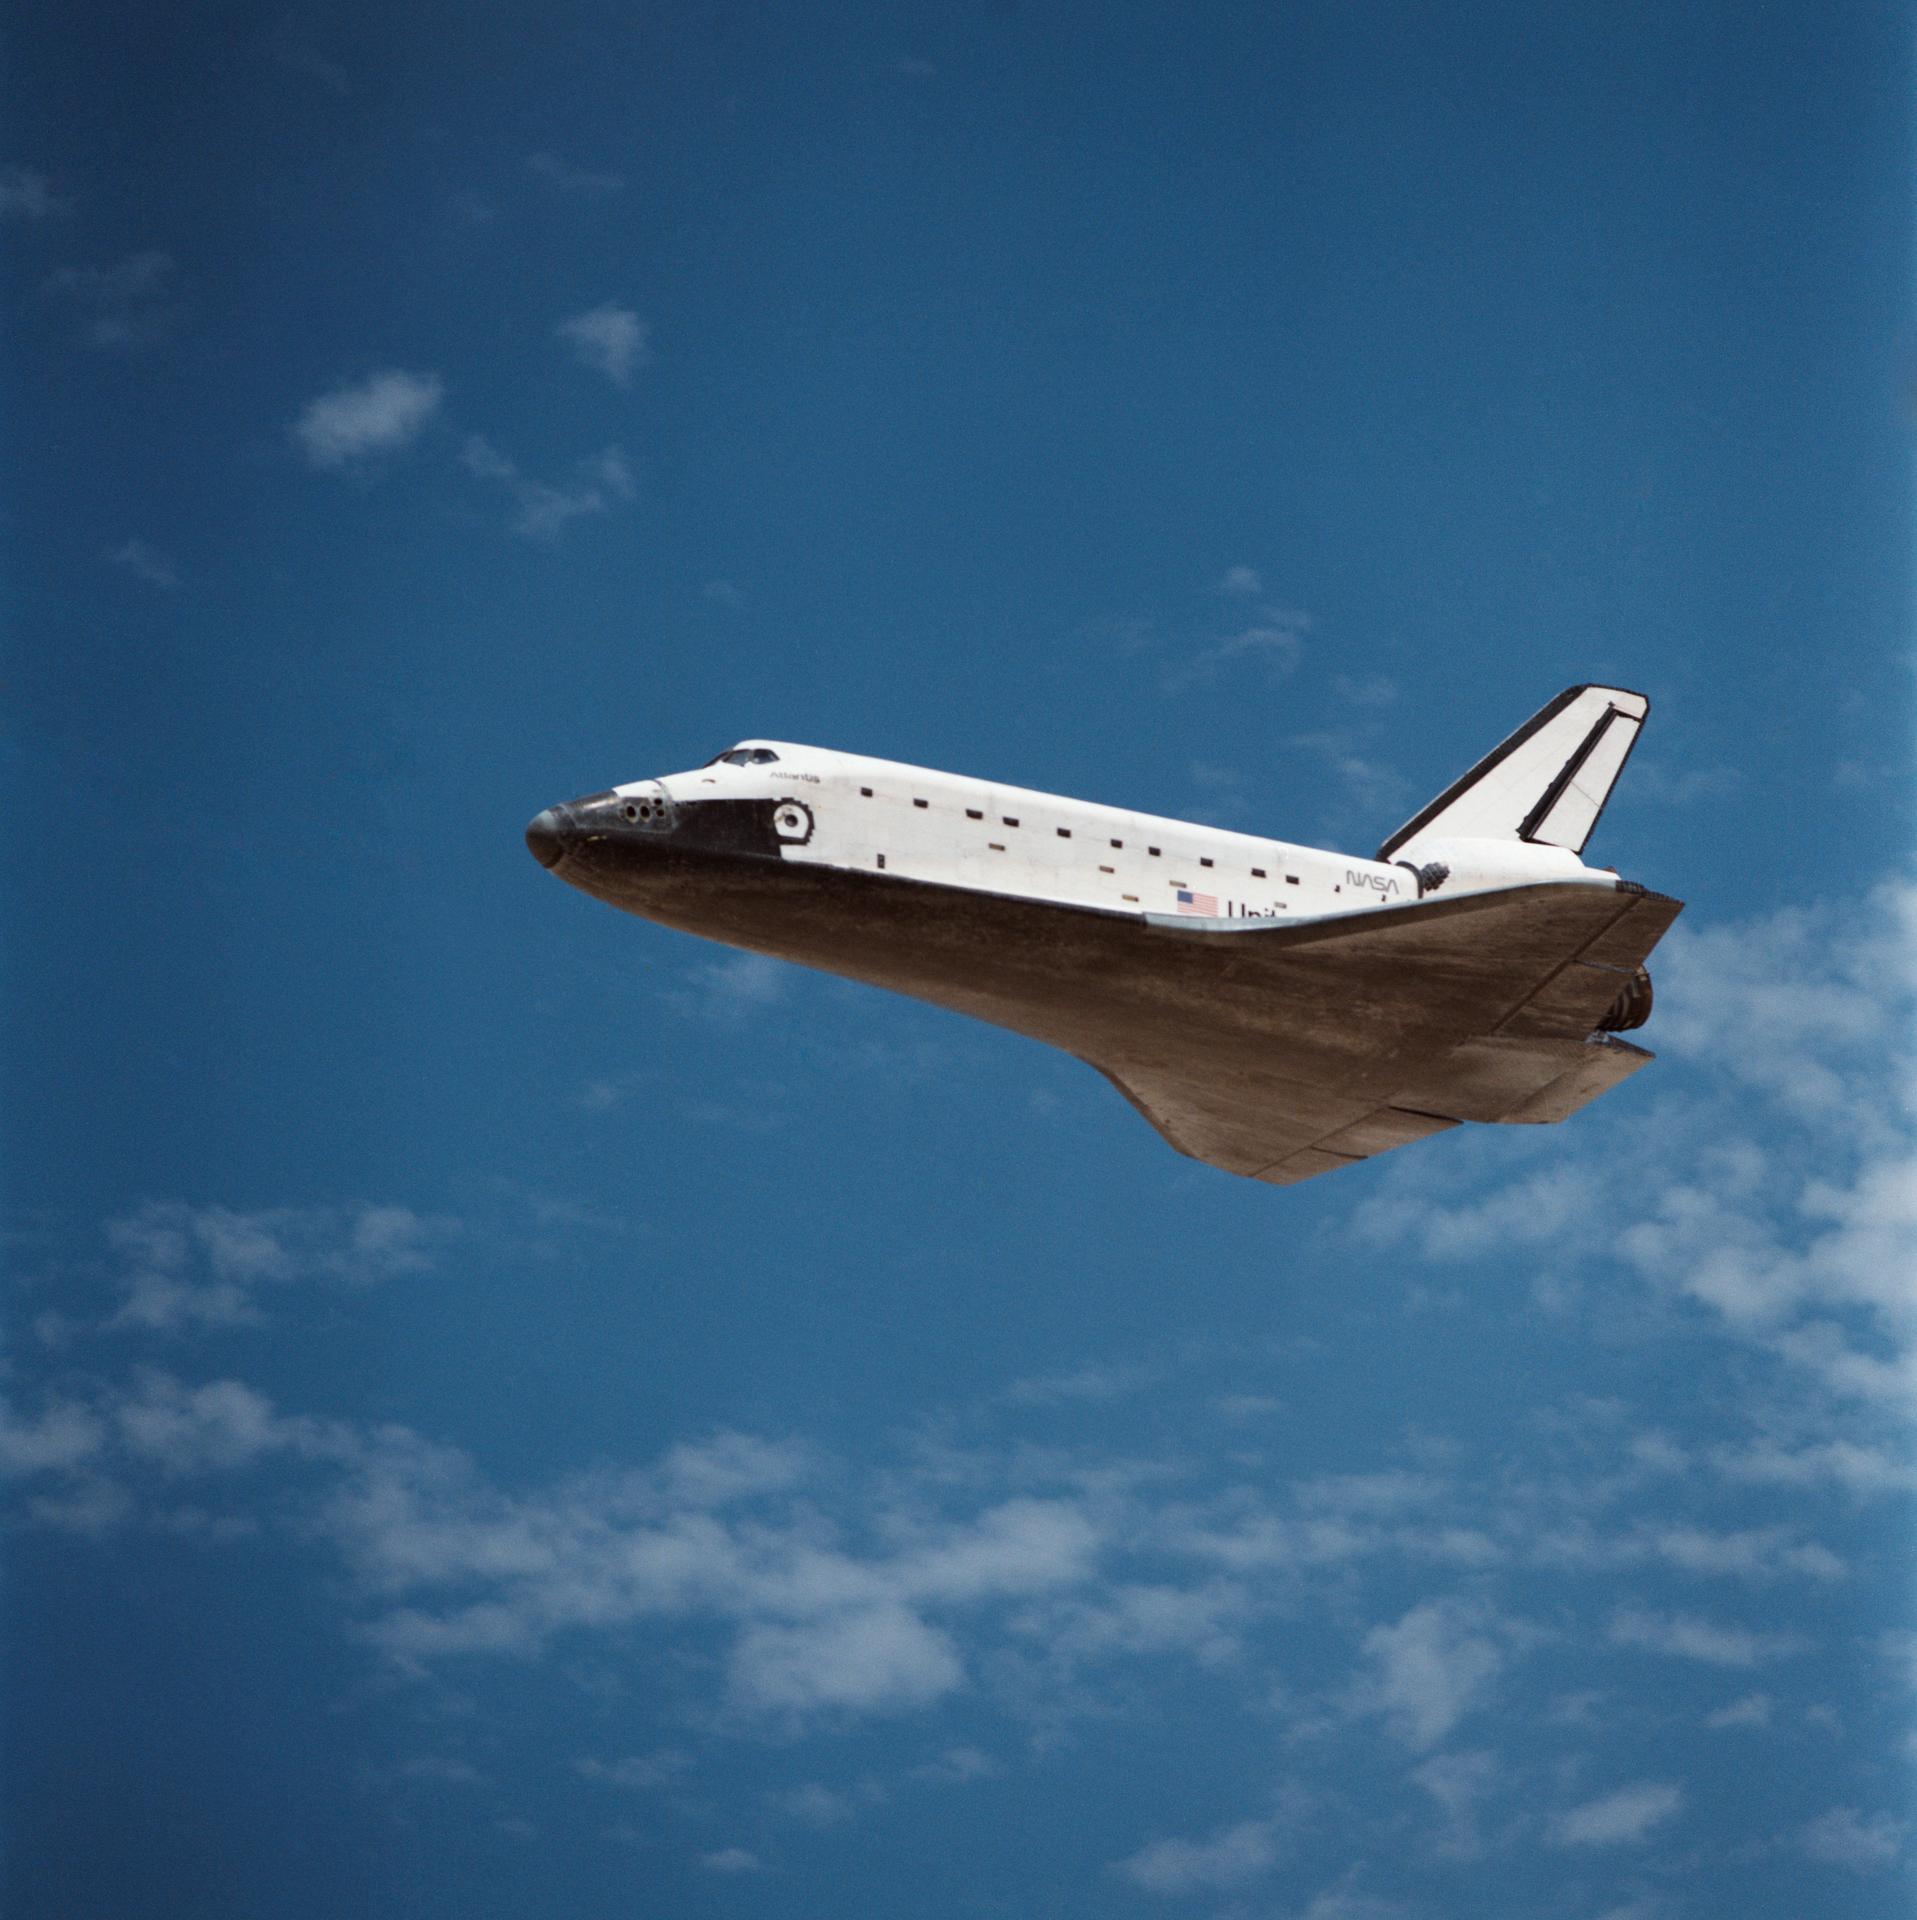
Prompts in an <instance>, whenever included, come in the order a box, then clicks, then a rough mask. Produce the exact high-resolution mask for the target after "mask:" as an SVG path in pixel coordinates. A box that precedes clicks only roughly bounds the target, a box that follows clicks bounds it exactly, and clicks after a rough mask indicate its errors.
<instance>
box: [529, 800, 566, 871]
mask: <svg viewBox="0 0 1917 1920" xmlns="http://www.w3.org/2000/svg"><path fill="white" fill-rule="evenodd" d="M569 824H570V823H569V822H568V821H567V819H566V817H565V814H564V812H563V811H562V810H561V809H560V808H558V807H547V808H546V809H545V811H544V812H542V813H536V814H534V815H533V817H532V819H531V821H530V822H529V823H528V825H527V827H526V850H527V852H529V853H530V854H531V855H532V857H533V858H534V859H535V860H537V861H538V862H539V864H540V865H541V866H542V867H556V866H558V864H559V862H560V860H561V859H562V858H563V857H564V855H565V851H566V828H567V826H568V825H569Z"/></svg>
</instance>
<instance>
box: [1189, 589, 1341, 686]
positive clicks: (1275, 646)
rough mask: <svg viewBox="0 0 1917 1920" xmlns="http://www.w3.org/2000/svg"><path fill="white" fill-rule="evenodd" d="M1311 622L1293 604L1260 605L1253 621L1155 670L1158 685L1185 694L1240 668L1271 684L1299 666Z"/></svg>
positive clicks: (1212, 682)
mask: <svg viewBox="0 0 1917 1920" xmlns="http://www.w3.org/2000/svg"><path fill="white" fill-rule="evenodd" d="M1314 624H1315V623H1314V622H1313V620H1312V617H1311V615H1310V614H1308V613H1305V612H1302V611H1300V610H1299V609H1297V608H1295V607H1284V606H1278V605H1275V604H1274V605H1267V606H1262V607H1260V608H1259V609H1258V610H1257V614H1256V617H1255V618H1254V619H1252V620H1251V621H1250V622H1249V623H1247V624H1246V625H1244V626H1242V627H1239V628H1238V629H1237V630H1236V631H1235V632H1232V633H1228V634H1224V635H1221V636H1220V637H1219V638H1217V639H1214V640H1209V641H1206V642H1204V643H1203V644H1202V645H1200V646H1198V647H1197V648H1195V649H1194V650H1192V651H1191V652H1189V653H1187V654H1186V655H1185V656H1184V658H1182V659H1180V660H1176V661H1173V662H1170V663H1168V664H1167V665H1166V666H1165V667H1164V668H1163V669H1162V670H1161V672H1160V674H1159V681H1160V684H1161V685H1162V686H1163V687H1164V690H1165V691H1166V692H1167V693H1186V692H1189V691H1190V690H1191V689H1192V688H1194V687H1210V686H1216V685H1217V684H1218V682H1219V681H1221V680H1222V679H1224V678H1225V677H1226V676H1227V675H1228V674H1230V673H1232V672H1234V671H1236V670H1237V669H1239V668H1253V669H1256V670H1257V671H1259V672H1260V673H1261V674H1262V675H1263V676H1264V678H1265V679H1266V681H1267V682H1269V683H1271V684H1273V685H1275V684H1276V683H1277V682H1279V681H1281V680H1284V679H1286V678H1288V677H1289V676H1290V674H1291V673H1292V672H1293V671H1294V669H1295V668H1296V667H1297V665H1298V662H1299V660H1300V658H1301V657H1302V656H1303V653H1304V644H1305V635H1306V634H1308V633H1309V632H1310V631H1311V629H1312V627H1313V625H1314Z"/></svg>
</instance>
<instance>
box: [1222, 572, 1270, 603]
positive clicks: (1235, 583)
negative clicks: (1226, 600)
mask: <svg viewBox="0 0 1917 1920" xmlns="http://www.w3.org/2000/svg"><path fill="white" fill-rule="evenodd" d="M1264 590H1265V583H1264V581H1263V580H1262V579H1261V578H1260V577H1259V574H1258V570H1257V568H1255V567H1242V566H1241V567H1227V568H1226V569H1225V571H1224V572H1223V574H1221V575H1220V576H1219V579H1218V582H1217V585H1216V587H1215V589H1214V591H1216V592H1218V593H1223V594H1229V595H1230V596H1231V598H1232V599H1234V600H1255V599H1257V597H1258V596H1259V595H1260V594H1261V593H1263V592H1264Z"/></svg>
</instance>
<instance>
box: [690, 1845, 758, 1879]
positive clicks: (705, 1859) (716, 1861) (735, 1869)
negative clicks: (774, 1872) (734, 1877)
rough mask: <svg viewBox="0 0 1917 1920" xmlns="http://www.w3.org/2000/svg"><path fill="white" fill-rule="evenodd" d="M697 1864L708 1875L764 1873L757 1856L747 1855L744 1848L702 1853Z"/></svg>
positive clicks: (724, 1848)
mask: <svg viewBox="0 0 1917 1920" xmlns="http://www.w3.org/2000/svg"><path fill="white" fill-rule="evenodd" d="M699 1864H700V1865H701V1866H702V1867H704V1868H705V1870H706V1871H707V1872H708V1873H725V1874H739V1873H761V1872H763V1871H764V1867H763V1866H762V1864H761V1862H760V1860H759V1856H758V1855H757V1854H756V1853H748V1852H747V1851H746V1850H745V1848H744V1847H721V1848H719V1850H718V1851H717V1852H716V1853H702V1854H701V1855H700V1856H699Z"/></svg>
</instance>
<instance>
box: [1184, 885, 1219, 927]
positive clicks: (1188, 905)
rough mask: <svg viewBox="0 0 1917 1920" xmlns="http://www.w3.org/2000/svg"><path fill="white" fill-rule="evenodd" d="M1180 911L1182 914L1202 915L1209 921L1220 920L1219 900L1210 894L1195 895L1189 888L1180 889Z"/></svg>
mask: <svg viewBox="0 0 1917 1920" xmlns="http://www.w3.org/2000/svg"><path fill="white" fill-rule="evenodd" d="M1178 911H1179V912H1180V913H1202V914H1203V915H1204V916H1205V918H1206V919H1208V920H1216V919H1217V918H1218V901H1217V898H1216V897H1215V896H1214V895H1212V894H1209V893H1193V892H1192V891H1191V890H1190V889H1189V888H1188V887H1180V888H1179V889H1178Z"/></svg>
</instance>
